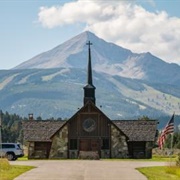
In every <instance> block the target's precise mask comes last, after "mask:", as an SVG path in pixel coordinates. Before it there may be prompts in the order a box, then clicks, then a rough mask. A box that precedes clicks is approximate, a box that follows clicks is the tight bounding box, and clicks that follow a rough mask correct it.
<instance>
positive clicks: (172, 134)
mask: <svg viewBox="0 0 180 180" xmlns="http://www.w3.org/2000/svg"><path fill="white" fill-rule="evenodd" d="M173 116H175V112H174V114H173ZM174 119H175V118H174ZM174 124H175V123H174ZM173 136H174V130H173V132H172V133H171V147H170V148H171V150H170V162H172V155H173V140H174V137H173Z"/></svg>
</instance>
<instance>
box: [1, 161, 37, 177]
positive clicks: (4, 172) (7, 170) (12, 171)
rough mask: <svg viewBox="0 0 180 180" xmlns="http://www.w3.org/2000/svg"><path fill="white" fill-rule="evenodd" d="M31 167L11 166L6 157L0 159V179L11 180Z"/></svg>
mask: <svg viewBox="0 0 180 180" xmlns="http://www.w3.org/2000/svg"><path fill="white" fill-rule="evenodd" d="M33 168H34V167H32V166H11V165H10V164H9V162H8V161H7V160H6V159H0V180H13V179H14V178H15V177H17V176H19V175H20V174H22V173H24V172H26V171H29V170H31V169H33Z"/></svg>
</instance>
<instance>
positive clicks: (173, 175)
mask: <svg viewBox="0 0 180 180" xmlns="http://www.w3.org/2000/svg"><path fill="white" fill-rule="evenodd" d="M137 170H138V171H140V172H141V173H142V174H144V175H145V176H146V177H147V178H148V180H169V179H171V180H179V179H180V168H179V167H176V166H157V167H156V166H155V167H145V168H137Z"/></svg>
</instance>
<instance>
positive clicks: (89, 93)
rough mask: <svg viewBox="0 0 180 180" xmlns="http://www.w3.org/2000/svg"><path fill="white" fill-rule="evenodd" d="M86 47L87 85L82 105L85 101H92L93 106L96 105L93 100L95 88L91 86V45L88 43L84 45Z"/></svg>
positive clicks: (94, 99)
mask: <svg viewBox="0 0 180 180" xmlns="http://www.w3.org/2000/svg"><path fill="white" fill-rule="evenodd" d="M86 45H88V67H87V85H86V86H85V87H84V104H86V102H87V101H92V102H93V103H94V104H95V103H96V98H95V89H96V88H95V87H94V85H93V80H92V66H91V45H92V43H91V42H90V41H89V42H88V43H86Z"/></svg>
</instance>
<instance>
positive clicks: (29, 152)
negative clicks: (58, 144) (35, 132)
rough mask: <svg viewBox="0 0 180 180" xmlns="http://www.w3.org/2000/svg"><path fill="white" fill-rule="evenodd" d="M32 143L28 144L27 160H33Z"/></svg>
mask: <svg viewBox="0 0 180 180" xmlns="http://www.w3.org/2000/svg"><path fill="white" fill-rule="evenodd" d="M34 154H35V152H34V142H28V159H32V158H34Z"/></svg>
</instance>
